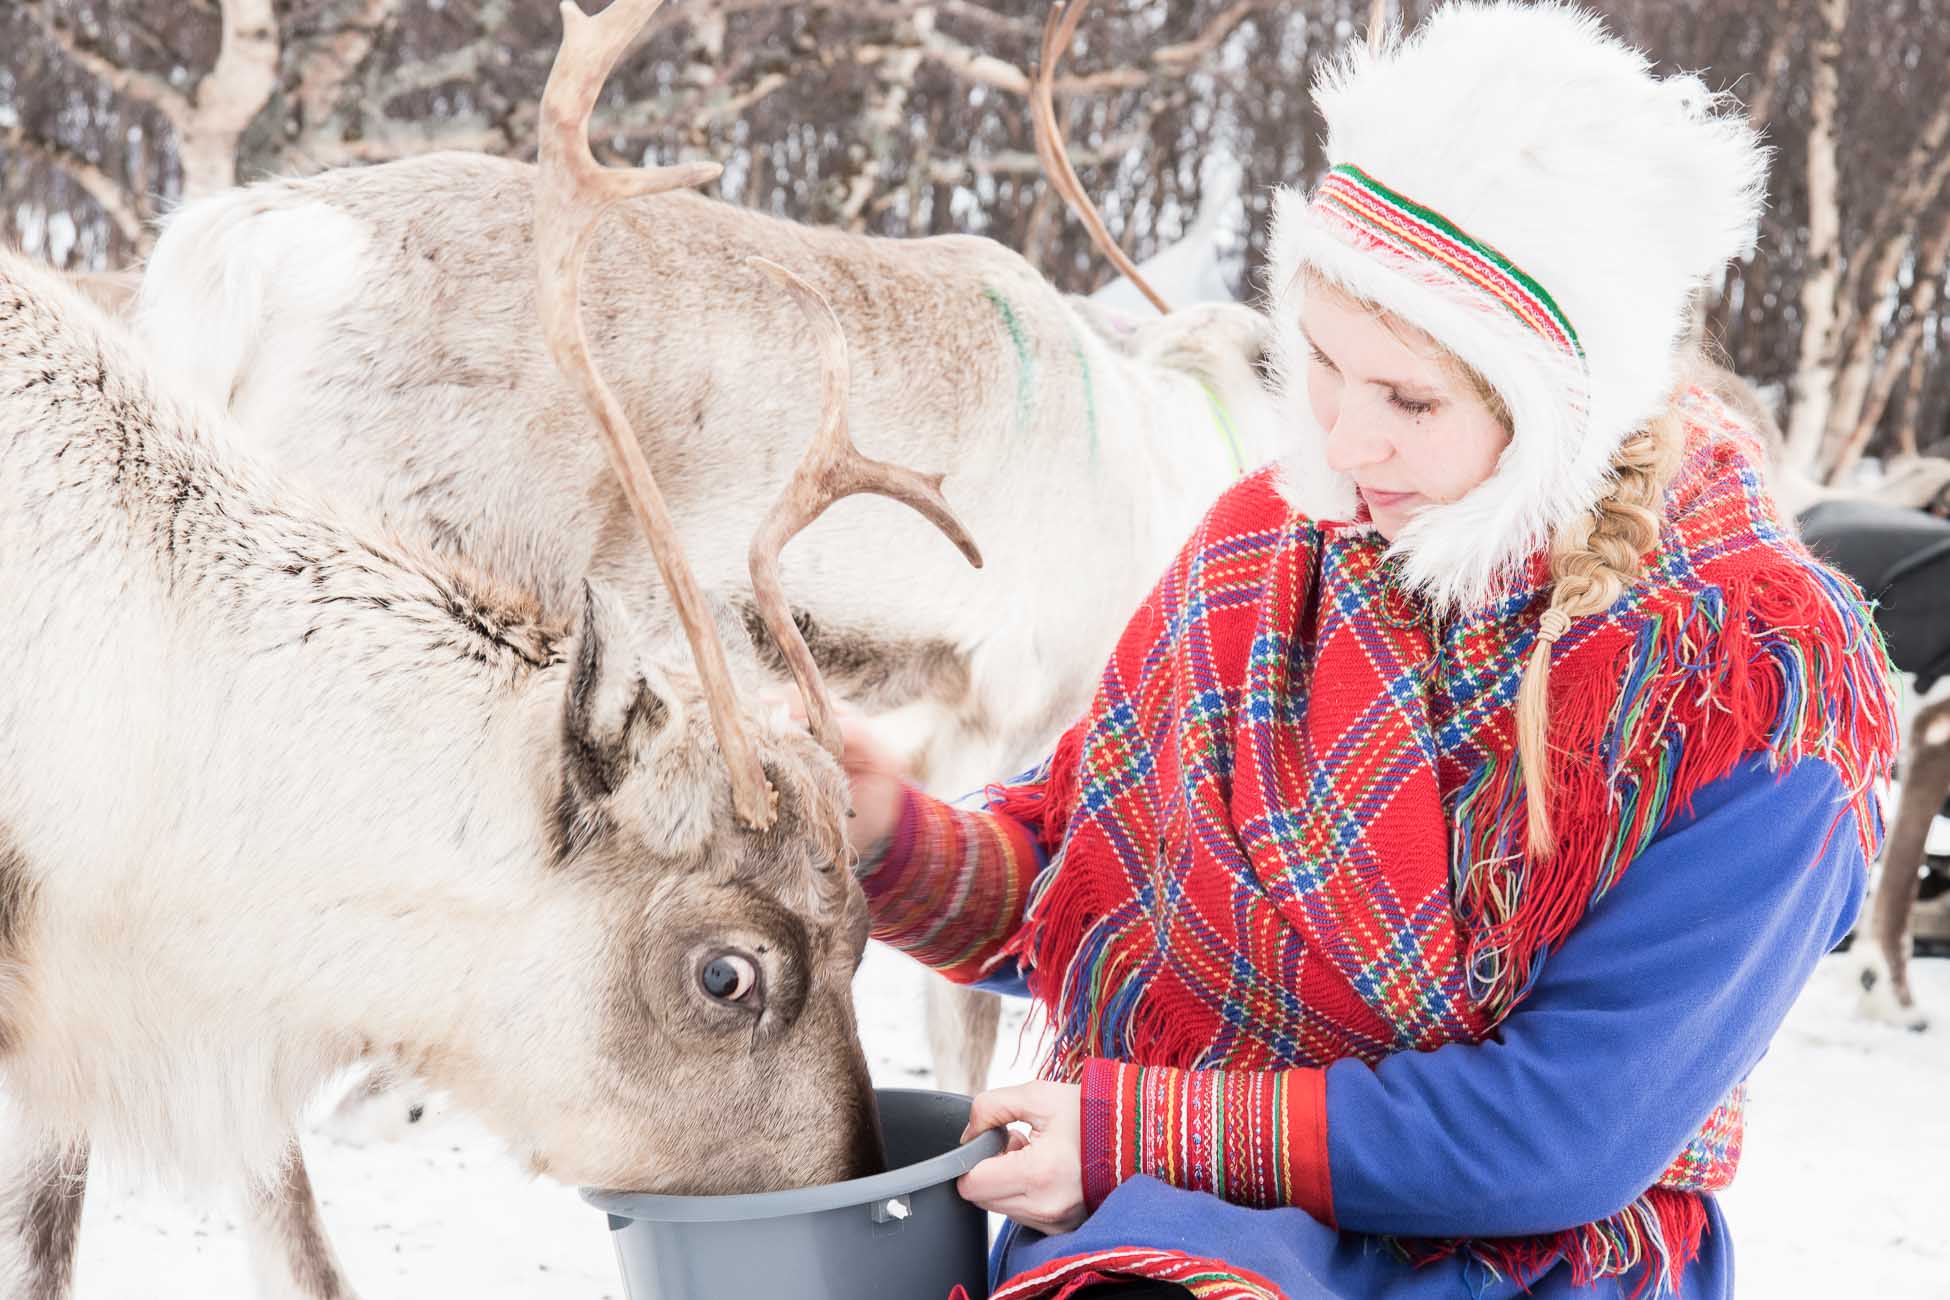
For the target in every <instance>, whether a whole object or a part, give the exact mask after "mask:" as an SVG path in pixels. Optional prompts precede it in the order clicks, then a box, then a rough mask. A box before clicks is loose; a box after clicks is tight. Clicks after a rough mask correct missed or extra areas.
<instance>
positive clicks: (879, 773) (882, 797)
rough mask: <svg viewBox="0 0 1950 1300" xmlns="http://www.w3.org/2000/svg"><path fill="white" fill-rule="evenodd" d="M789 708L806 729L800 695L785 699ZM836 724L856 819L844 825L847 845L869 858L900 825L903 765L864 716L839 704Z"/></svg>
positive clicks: (835, 711)
mask: <svg viewBox="0 0 1950 1300" xmlns="http://www.w3.org/2000/svg"><path fill="white" fill-rule="evenodd" d="M787 707H788V708H790V709H791V711H792V717H793V719H794V720H795V721H797V722H799V723H800V724H801V725H803V724H804V723H805V721H806V705H805V701H803V700H802V699H800V698H799V693H798V692H797V691H793V692H792V693H791V695H790V696H789V697H787ZM833 721H834V722H835V723H836V724H837V725H838V726H839V729H840V740H841V743H842V746H843V748H842V749H841V752H840V768H841V770H842V771H844V772H845V773H846V779H847V783H848V784H849V785H850V786H851V787H852V792H853V815H852V816H851V817H848V818H847V819H846V823H845V830H846V845H847V847H848V848H849V849H851V850H852V851H853V854H854V856H855V857H865V856H866V855H867V854H869V853H872V852H873V851H874V850H876V849H878V848H879V847H880V846H881V845H882V844H883V843H884V842H885V841H886V840H887V839H888V837H890V836H891V835H893V833H894V830H895V828H896V827H897V826H899V825H900V817H901V798H902V796H903V794H904V793H905V791H906V789H907V781H906V779H905V777H904V775H903V772H902V768H901V764H900V762H899V760H897V759H896V758H895V757H894V754H893V751H891V750H890V749H888V747H887V742H886V741H884V740H882V739H881V737H880V735H879V733H877V732H876V731H875V730H874V729H873V724H872V723H871V722H869V721H868V720H867V719H866V718H865V717H863V716H862V715H861V714H860V713H858V712H857V711H855V710H853V709H851V708H848V707H847V706H846V705H845V704H843V703H841V702H839V701H837V700H835V701H834V702H833Z"/></svg>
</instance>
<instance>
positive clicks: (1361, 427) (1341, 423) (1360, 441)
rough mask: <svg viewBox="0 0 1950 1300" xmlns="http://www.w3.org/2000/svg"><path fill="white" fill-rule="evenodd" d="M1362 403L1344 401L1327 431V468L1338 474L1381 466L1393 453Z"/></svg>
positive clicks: (1370, 413) (1371, 415)
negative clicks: (1376, 429) (1377, 431)
mask: <svg viewBox="0 0 1950 1300" xmlns="http://www.w3.org/2000/svg"><path fill="white" fill-rule="evenodd" d="M1363 405H1364V404H1363V403H1359V402H1345V401H1344V402H1342V403H1341V409H1340V410H1339V411H1338V412H1337V413H1336V414H1335V417H1334V426H1333V427H1332V428H1331V429H1328V430H1327V431H1326V434H1327V443H1326V448H1325V450H1326V453H1327V468H1329V469H1331V470H1333V471H1334V472H1335V473H1336V474H1352V473H1353V472H1354V471H1355V470H1358V469H1366V468H1367V467H1368V466H1370V465H1379V464H1380V463H1381V462H1382V461H1384V460H1387V459H1388V457H1389V456H1390V455H1392V454H1393V451H1394V449H1393V448H1392V447H1391V446H1390V445H1389V443H1388V439H1387V438H1386V437H1384V436H1382V435H1380V434H1377V433H1376V432H1374V430H1375V428H1376V425H1377V421H1376V420H1375V418H1374V415H1373V413H1372V412H1370V411H1367V410H1364V409H1363Z"/></svg>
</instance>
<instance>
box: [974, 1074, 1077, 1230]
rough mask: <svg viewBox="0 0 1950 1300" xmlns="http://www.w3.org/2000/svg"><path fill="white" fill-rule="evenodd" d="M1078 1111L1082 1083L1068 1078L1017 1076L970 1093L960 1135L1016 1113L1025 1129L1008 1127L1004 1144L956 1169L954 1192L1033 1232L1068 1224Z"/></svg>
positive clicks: (1073, 1213)
mask: <svg viewBox="0 0 1950 1300" xmlns="http://www.w3.org/2000/svg"><path fill="white" fill-rule="evenodd" d="M1082 1111H1083V1089H1082V1088H1080V1087H1078V1086H1077V1085H1076V1084H1074V1083H1025V1084H1020V1085H1018V1086H1016V1087H1014V1088H994V1089H991V1090H990V1091H988V1092H985V1093H982V1094H981V1095H980V1096H978V1097H976V1098H975V1105H974V1107H973V1108H972V1109H971V1110H970V1112H969V1116H968V1127H967V1128H966V1129H965V1130H963V1132H962V1135H961V1137H962V1141H964V1142H966V1141H967V1140H968V1139H969V1138H972V1137H974V1136H975V1135H976V1134H977V1133H981V1132H984V1131H985V1130H988V1129H992V1128H995V1127H996V1126H998V1125H1001V1124H1008V1123H1011V1122H1013V1121H1016V1120H1021V1121H1023V1122H1024V1123H1026V1124H1028V1125H1029V1133H1028V1135H1027V1136H1024V1135H1023V1134H1022V1133H1019V1132H1014V1131H1012V1132H1011V1133H1010V1134H1009V1149H1008V1150H1007V1151H1004V1152H1003V1153H1002V1154H1001V1155H998V1156H990V1157H989V1158H988V1159H987V1160H984V1161H983V1162H982V1163H981V1164H979V1165H976V1166H975V1167H974V1168H973V1169H971V1170H969V1171H968V1172H967V1173H965V1174H963V1175H962V1176H961V1178H960V1179H959V1180H958V1181H957V1182H956V1184H955V1186H956V1188H957V1190H959V1191H960V1192H961V1194H962V1199H964V1200H967V1201H973V1202H974V1203H975V1204H977V1205H979V1206H981V1207H982V1208H983V1209H985V1210H992V1211H994V1212H995V1213H997V1214H1006V1215H1007V1216H1009V1217H1010V1218H1011V1219H1014V1220H1015V1221H1016V1222H1017V1223H1020V1224H1022V1225H1023V1226H1024V1227H1026V1228H1034V1229H1036V1231H1038V1232H1044V1233H1058V1232H1073V1231H1075V1230H1076V1228H1077V1227H1078V1225H1080V1224H1081V1223H1082V1222H1083V1220H1084V1209H1083V1118H1082Z"/></svg>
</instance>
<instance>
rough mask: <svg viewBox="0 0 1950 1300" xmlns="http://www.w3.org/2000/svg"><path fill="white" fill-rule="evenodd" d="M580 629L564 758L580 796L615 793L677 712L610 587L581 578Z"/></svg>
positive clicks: (565, 722)
mask: <svg viewBox="0 0 1950 1300" xmlns="http://www.w3.org/2000/svg"><path fill="white" fill-rule="evenodd" d="M582 592H583V607H582V632H581V634H580V635H579V636H578V638H577V641H576V648H575V666H574V669H573V670H572V671H571V672H570V674H569V696H568V701H567V703H566V705H565V706H564V708H565V712H564V719H563V727H562V745H563V750H564V754H563V761H564V765H565V767H566V768H567V776H568V780H569V783H570V785H571V786H572V788H573V789H574V790H575V791H576V792H577V793H578V794H580V795H582V796H584V797H585V798H592V799H602V798H607V797H608V796H609V795H610V794H612V793H614V792H615V790H616V788H617V787H618V786H619V785H621V784H622V783H623V779H624V778H625V777H627V776H628V775H629V774H630V769H631V767H632V766H633V765H634V764H635V762H636V759H637V756H638V755H639V754H641V753H642V752H643V751H644V750H645V749H646V748H648V746H649V745H650V743H651V742H652V740H653V739H654V738H655V737H656V736H657V734H658V733H659V732H661V731H663V730H664V728H666V727H668V726H669V725H670V724H671V723H672V722H673V721H674V720H675V719H676V717H677V703H676V697H675V696H674V695H673V694H672V693H671V691H670V688H669V687H668V686H667V685H666V684H665V683H664V681H663V679H662V677H661V676H660V675H659V674H658V673H657V672H656V670H655V669H654V668H653V667H651V665H650V662H649V657H648V655H647V654H645V652H644V643H643V640H642V637H641V634H640V632H639V630H638V628H637V625H636V621H635V620H634V619H632V618H631V617H630V615H629V613H628V612H627V611H626V610H624V609H623V607H622V605H621V604H620V603H619V602H618V601H617V600H616V598H615V597H614V596H612V595H610V594H609V592H608V591H607V590H606V589H605V588H603V587H601V586H598V585H597V584H595V583H592V582H584V583H583V584H582Z"/></svg>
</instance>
